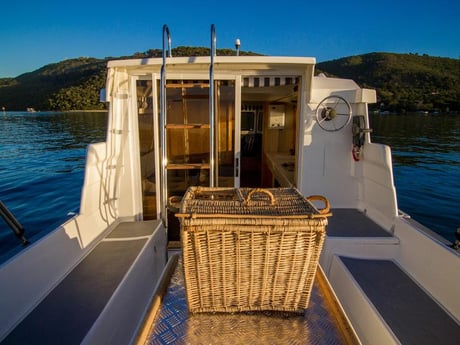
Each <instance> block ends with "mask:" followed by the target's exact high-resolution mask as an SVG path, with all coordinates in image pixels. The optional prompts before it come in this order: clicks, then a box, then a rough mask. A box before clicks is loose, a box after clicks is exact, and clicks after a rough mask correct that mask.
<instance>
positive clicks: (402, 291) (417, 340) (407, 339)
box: [340, 257, 460, 345]
mask: <svg viewBox="0 0 460 345" xmlns="http://www.w3.org/2000/svg"><path fill="white" fill-rule="evenodd" d="M340 259H341V260H342V262H343V263H344V264H345V266H346V267H347V269H348V270H349V271H350V273H351V274H352V275H353V278H354V279H355V280H356V281H357V282H358V284H359V285H360V287H361V288H362V289H363V291H364V292H365V293H366V295H367V296H368V297H369V299H370V300H371V302H372V303H373V304H374V306H375V307H376V308H377V310H378V312H379V313H380V315H381V316H382V317H383V318H384V319H385V321H386V322H387V324H388V325H389V326H390V328H391V329H392V331H393V332H394V333H395V335H396V336H397V337H398V339H399V340H400V342H401V344H416V345H434V344H443V345H449V344H452V345H456V344H459V341H460V326H459V325H458V323H457V322H456V321H455V320H454V319H453V318H452V317H451V316H450V315H449V314H447V313H446V312H445V311H444V310H443V309H442V308H441V307H440V306H439V305H438V304H437V303H436V302H435V301H434V300H433V299H432V298H431V297H430V296H429V295H428V294H427V293H426V292H425V291H423V290H422V289H421V288H420V287H419V286H418V285H417V284H416V283H415V282H414V281H413V280H412V279H411V278H410V277H409V276H408V275H407V274H406V273H405V272H404V271H403V270H402V269H401V268H399V266H398V265H396V264H395V263H394V262H393V261H390V260H362V259H354V258H347V257H340Z"/></svg>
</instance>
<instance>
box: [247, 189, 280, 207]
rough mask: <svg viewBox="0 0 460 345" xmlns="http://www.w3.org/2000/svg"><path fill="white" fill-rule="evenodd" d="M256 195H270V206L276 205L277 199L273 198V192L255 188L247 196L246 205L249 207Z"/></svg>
mask: <svg viewBox="0 0 460 345" xmlns="http://www.w3.org/2000/svg"><path fill="white" fill-rule="evenodd" d="M256 193H264V194H266V195H268V197H269V198H270V205H275V197H274V196H273V194H272V192H270V191H269V190H267V189H263V188H254V189H253V190H251V191H250V192H249V193H248V195H247V196H246V199H244V204H245V205H248V204H249V203H250V202H251V199H252V196H253V195H254V194H256Z"/></svg>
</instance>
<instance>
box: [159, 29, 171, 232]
mask: <svg viewBox="0 0 460 345" xmlns="http://www.w3.org/2000/svg"><path fill="white" fill-rule="evenodd" d="M165 38H166V39H165ZM166 40H167V41H168V56H169V57H171V35H170V33H169V28H168V26H167V25H166V24H165V25H163V64H162V65H161V74H160V141H161V158H160V159H161V219H162V221H163V224H164V225H165V227H166V226H167V225H168V214H167V210H166V208H167V205H168V200H167V199H168V195H167V177H168V174H167V171H166V167H167V164H168V162H167V150H166Z"/></svg>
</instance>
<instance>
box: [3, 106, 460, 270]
mask: <svg viewBox="0 0 460 345" xmlns="http://www.w3.org/2000/svg"><path fill="white" fill-rule="evenodd" d="M106 124H107V115H106V113H54V112H52V113H51V112H50V113H45V112H37V113H26V112H24V113H23V112H6V113H1V112H0V200H2V201H3V202H4V203H5V204H6V205H7V206H8V207H9V208H10V210H11V211H12V213H13V214H14V215H15V216H16V218H18V220H19V221H20V222H21V223H22V224H23V226H24V228H25V229H26V236H27V238H28V239H30V240H31V241H34V240H35V239H37V238H39V237H42V236H43V235H45V234H46V233H48V232H49V231H51V230H53V229H55V228H56V227H57V226H58V225H59V224H61V223H62V222H64V221H65V220H66V219H69V218H70V217H72V216H73V215H74V214H75V213H77V212H78V211H79V204H80V194H81V186H82V183H83V175H84V167H85V156H86V148H87V145H88V144H89V143H92V142H100V141H104V140H105V135H106V133H105V130H106ZM371 127H372V128H373V133H372V138H373V139H372V141H374V142H380V143H384V144H388V145H390V146H391V147H392V149H393V151H392V152H393V165H394V175H395V184H396V188H397V191H398V203H399V208H400V209H402V210H403V211H405V212H406V213H408V214H410V215H411V216H412V218H414V219H416V220H418V221H419V222H421V223H422V224H424V225H426V226H428V227H430V228H431V229H433V230H434V231H436V232H438V233H439V234H441V235H442V236H444V237H445V238H447V239H448V240H450V241H452V240H453V238H454V236H453V234H454V231H455V230H456V229H457V227H460V198H459V194H460V116H449V115H426V116H424V115H373V116H371ZM12 247H13V248H14V251H18V250H20V242H19V240H17V239H16V237H14V236H13V235H12V232H11V230H10V229H9V228H8V227H7V226H6V224H5V223H4V222H3V220H2V219H0V259H1V257H2V256H5V255H6V254H7V252H8V251H10V250H11V248H12ZM9 254H11V251H10V253H9ZM0 261H1V260H0Z"/></svg>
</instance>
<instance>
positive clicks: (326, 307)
mask: <svg viewBox="0 0 460 345" xmlns="http://www.w3.org/2000/svg"><path fill="white" fill-rule="evenodd" d="M170 260H171V259H170ZM173 260H175V262H176V261H177V264H175V263H173V264H172V265H173V267H172V268H171V276H170V277H165V281H166V284H165V292H164V295H163V296H160V299H162V302H161V303H159V304H157V305H156V306H155V307H153V308H152V310H151V312H150V315H149V317H147V321H146V323H145V326H144V331H143V333H142V334H141V336H140V339H139V341H138V344H152V345H153V344H173V343H174V344H203V343H206V344H225V343H228V342H229V341H230V342H231V343H232V344H357V343H358V342H357V340H356V338H355V336H354V334H353V333H352V332H351V331H350V329H349V328H348V327H349V326H348V323H347V321H346V319H344V317H343V315H342V313H341V312H340V311H339V309H338V307H337V305H336V304H334V303H336V302H335V298H334V297H333V296H332V294H331V292H330V290H329V289H330V288H329V286H328V283H327V282H326V281H325V279H324V278H322V273H321V272H319V271H318V273H317V276H316V279H315V283H314V285H313V290H312V294H311V298H310V303H309V306H308V308H307V309H306V310H305V313H304V314H300V315H299V314H296V313H285V312H276V311H275V312H274V311H266V312H242V313H195V314H189V313H188V311H187V302H186V293H185V287H184V276H183V268H182V260H181V259H180V256H179V254H176V255H175V258H174V259H173ZM229 339H231V340H229Z"/></svg>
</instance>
